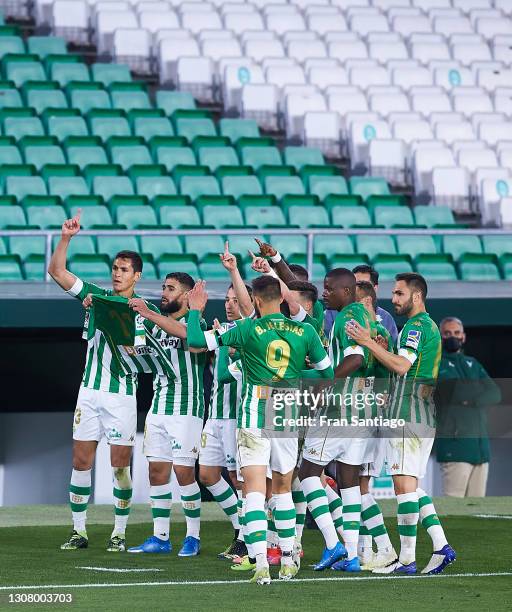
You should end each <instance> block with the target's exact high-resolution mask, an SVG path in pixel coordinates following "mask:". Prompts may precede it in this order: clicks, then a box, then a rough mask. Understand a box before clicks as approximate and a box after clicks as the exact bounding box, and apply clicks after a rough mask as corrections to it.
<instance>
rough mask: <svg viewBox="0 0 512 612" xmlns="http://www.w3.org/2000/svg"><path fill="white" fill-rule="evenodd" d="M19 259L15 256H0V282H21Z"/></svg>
mask: <svg viewBox="0 0 512 612" xmlns="http://www.w3.org/2000/svg"><path fill="white" fill-rule="evenodd" d="M21 280H23V274H22V272H21V266H20V259H19V257H18V256H17V255H0V281H21Z"/></svg>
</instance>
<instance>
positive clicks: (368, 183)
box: [349, 176, 390, 200]
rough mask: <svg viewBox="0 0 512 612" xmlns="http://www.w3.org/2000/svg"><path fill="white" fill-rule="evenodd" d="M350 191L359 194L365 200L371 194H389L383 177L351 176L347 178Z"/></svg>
mask: <svg viewBox="0 0 512 612" xmlns="http://www.w3.org/2000/svg"><path fill="white" fill-rule="evenodd" d="M349 186H350V193H353V194H356V195H360V196H361V197H362V198H363V200H366V199H367V198H368V197H369V196H371V195H389V194H390V191H389V186H388V184H387V183H386V181H385V180H384V179H380V178H360V177H355V176H353V177H352V178H350V179H349Z"/></svg>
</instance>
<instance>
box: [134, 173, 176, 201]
mask: <svg viewBox="0 0 512 612" xmlns="http://www.w3.org/2000/svg"><path fill="white" fill-rule="evenodd" d="M136 190H137V194H138V195H143V196H146V197H147V198H148V200H150V201H151V200H153V198H154V197H156V196H159V195H175V194H176V193H177V191H176V185H175V184H174V182H173V180H172V179H171V178H170V177H168V176H156V177H155V176H151V177H149V176H140V177H138V178H137V179H136Z"/></svg>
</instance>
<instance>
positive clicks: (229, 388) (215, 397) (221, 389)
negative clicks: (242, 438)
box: [208, 346, 242, 419]
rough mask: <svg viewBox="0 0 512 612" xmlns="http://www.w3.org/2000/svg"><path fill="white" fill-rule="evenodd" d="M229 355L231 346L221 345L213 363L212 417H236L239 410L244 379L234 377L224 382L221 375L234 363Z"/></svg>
mask: <svg viewBox="0 0 512 612" xmlns="http://www.w3.org/2000/svg"><path fill="white" fill-rule="evenodd" d="M233 361H236V359H235V360H232V359H231V357H230V356H229V347H227V346H220V347H219V348H218V349H216V350H215V361H214V363H213V386H212V394H211V399H210V410H209V415H208V417H209V418H210V419H236V416H237V410H238V407H239V406H240V401H241V398H242V381H241V379H240V380H236V379H233V382H230V383H223V382H220V381H219V377H220V375H221V374H222V373H224V372H225V370H227V369H228V368H229V366H230V365H231V363H233Z"/></svg>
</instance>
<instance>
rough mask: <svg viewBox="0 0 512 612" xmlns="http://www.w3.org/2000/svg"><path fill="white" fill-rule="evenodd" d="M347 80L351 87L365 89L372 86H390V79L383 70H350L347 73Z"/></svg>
mask: <svg viewBox="0 0 512 612" xmlns="http://www.w3.org/2000/svg"><path fill="white" fill-rule="evenodd" d="M348 80H349V81H350V84H351V85H355V86H357V87H361V88H362V89H366V88H367V87H370V86H372V85H391V78H390V75H389V73H388V71H387V70H386V69H385V68H368V69H366V70H359V69H358V68H352V69H350V70H349V73H348Z"/></svg>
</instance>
